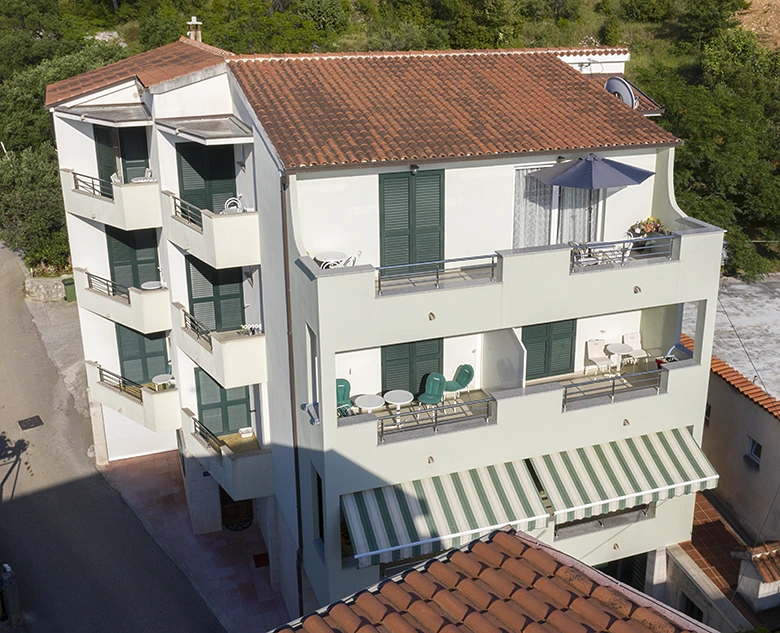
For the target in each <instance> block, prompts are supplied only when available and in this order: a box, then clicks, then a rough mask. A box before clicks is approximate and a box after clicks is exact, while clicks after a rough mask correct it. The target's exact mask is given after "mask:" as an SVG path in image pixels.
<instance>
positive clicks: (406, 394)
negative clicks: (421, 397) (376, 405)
mask: <svg viewBox="0 0 780 633" xmlns="http://www.w3.org/2000/svg"><path fill="white" fill-rule="evenodd" d="M384 397H385V402H387V404H394V405H395V424H396V426H401V405H402V404H409V403H410V402H411V401H412V400H414V394H413V393H412V392H411V391H406V389H393V390H392V391H388V392H387V393H386V394H385V396H384Z"/></svg>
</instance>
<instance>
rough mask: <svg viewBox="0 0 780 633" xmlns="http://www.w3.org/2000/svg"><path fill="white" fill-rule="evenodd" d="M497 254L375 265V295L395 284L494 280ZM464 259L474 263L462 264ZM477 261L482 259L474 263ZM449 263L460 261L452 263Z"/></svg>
mask: <svg viewBox="0 0 780 633" xmlns="http://www.w3.org/2000/svg"><path fill="white" fill-rule="evenodd" d="M497 261H498V255H497V254H496V253H492V254H490V255H475V256H473V257H455V258H453V259H439V260H436V261H431V262H419V263H414V264H394V265H392V266H377V267H375V270H376V271H377V272H378V273H379V274H378V275H377V294H380V295H381V294H382V290H383V289H384V288H389V287H399V286H423V287H430V286H433V287H434V288H440V287H441V285H442V284H443V283H445V284H446V283H448V282H449V283H451V282H457V281H474V280H487V281H495V280H496V264H497ZM465 262H473V263H474V264H473V265H472V264H469V265H464V264H465ZM477 262H482V263H481V264H478V263H477ZM452 264H460V265H459V266H452Z"/></svg>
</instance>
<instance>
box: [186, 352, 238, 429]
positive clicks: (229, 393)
mask: <svg viewBox="0 0 780 633" xmlns="http://www.w3.org/2000/svg"><path fill="white" fill-rule="evenodd" d="M195 387H196V391H197V397H198V419H199V420H200V421H201V423H202V424H203V425H204V426H205V427H206V428H207V429H209V431H211V432H212V433H214V435H226V434H229V433H236V432H237V431H238V429H241V428H244V427H247V426H251V425H252V421H251V417H250V408H249V388H248V387H234V388H233V389H223V388H222V387H221V386H220V384H219V383H218V382H217V381H216V380H214V379H213V378H212V377H211V376H209V375H208V374H207V373H206V372H205V371H203V370H202V369H201V368H200V367H197V368H195Z"/></svg>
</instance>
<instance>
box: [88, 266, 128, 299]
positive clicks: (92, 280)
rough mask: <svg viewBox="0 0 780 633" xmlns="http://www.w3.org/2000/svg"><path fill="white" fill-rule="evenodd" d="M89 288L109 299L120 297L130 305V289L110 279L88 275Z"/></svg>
mask: <svg viewBox="0 0 780 633" xmlns="http://www.w3.org/2000/svg"><path fill="white" fill-rule="evenodd" d="M87 287H88V288H89V289H90V290H95V291H97V292H100V293H102V294H104V295H107V296H109V297H119V298H120V299H124V300H125V301H127V303H128V304H129V303H130V289H129V288H128V287H127V286H123V285H122V284H118V283H116V282H113V281H111V280H110V279H103V277H98V276H97V275H93V274H92V273H87Z"/></svg>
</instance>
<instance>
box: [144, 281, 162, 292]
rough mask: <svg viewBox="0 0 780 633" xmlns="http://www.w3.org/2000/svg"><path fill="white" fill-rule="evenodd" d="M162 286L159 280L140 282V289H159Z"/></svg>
mask: <svg viewBox="0 0 780 633" xmlns="http://www.w3.org/2000/svg"><path fill="white" fill-rule="evenodd" d="M162 287H163V285H162V282H161V281H145V282H143V283H142V284H141V290H159V289H160V288H162Z"/></svg>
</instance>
